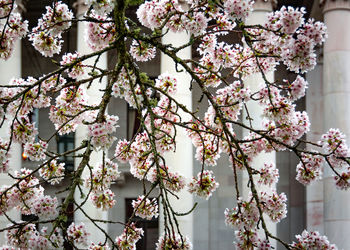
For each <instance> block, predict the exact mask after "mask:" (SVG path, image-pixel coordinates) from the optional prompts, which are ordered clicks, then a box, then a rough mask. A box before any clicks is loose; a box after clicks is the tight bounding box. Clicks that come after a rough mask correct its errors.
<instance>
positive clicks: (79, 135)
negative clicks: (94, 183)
mask: <svg viewBox="0 0 350 250" xmlns="http://www.w3.org/2000/svg"><path fill="white" fill-rule="evenodd" d="M76 6H77V17H78V18H81V17H82V16H83V15H84V13H85V11H86V10H87V7H86V5H85V4H84V2H83V1H77V5H76ZM85 25H86V24H85V23H82V22H78V30H77V32H78V34H77V51H78V52H79V53H80V54H81V55H85V54H89V53H92V52H93V51H92V50H91V49H90V47H89V46H88V45H87V43H86V41H85V38H84V36H85V29H86V26H85ZM95 60H96V57H93V58H90V59H88V60H85V61H84V64H88V65H94V63H95ZM96 66H97V67H98V68H101V69H107V54H106V53H105V54H103V55H101V56H100V58H99V61H98V63H97V65H96ZM85 77H89V76H88V75H87V74H86V75H85ZM106 84H107V77H103V78H102V81H100V79H97V80H95V81H93V83H92V85H91V87H90V88H89V89H87V90H86V92H87V96H88V97H87V100H88V104H89V105H91V104H98V103H100V101H101V97H102V95H103V92H102V91H100V90H101V89H104V88H105V87H106ZM84 86H85V87H86V86H87V85H86V84H85V85H84ZM86 139H88V130H87V126H85V125H81V126H80V127H78V129H77V130H76V132H75V146H76V147H77V146H79V145H80V144H81V142H82V141H83V140H86ZM102 155H103V153H102V150H100V151H98V152H95V151H94V152H93V153H92V154H91V157H90V161H89V164H90V166H91V167H97V166H98V165H99V164H101V163H102ZM79 162H80V159H77V160H76V161H75V167H77V166H78V165H79ZM89 175H90V171H88V169H85V170H84V172H83V176H89ZM83 191H84V192H85V194H87V193H88V191H89V190H87V189H83ZM75 200H76V201H77V202H81V201H82V199H81V198H80V191H79V190H77V191H76V193H75ZM83 209H84V211H85V212H86V213H87V214H88V215H89V216H90V217H91V218H94V219H101V220H108V212H107V211H102V210H101V209H97V208H96V207H95V206H93V204H92V203H91V202H90V201H88V202H86V203H85V205H84V206H83ZM74 221H75V223H79V222H83V223H84V224H85V225H86V227H87V228H88V231H89V232H90V237H89V238H90V239H91V240H92V241H93V242H94V243H98V242H99V241H102V242H104V240H105V237H104V234H103V233H102V232H101V231H100V230H99V229H98V228H97V227H95V225H93V223H92V222H91V221H90V220H89V219H88V218H87V217H86V216H85V215H84V214H83V213H81V212H80V211H79V210H78V211H77V212H76V213H75V214H74ZM99 226H100V227H101V228H103V229H104V230H105V231H106V232H108V231H107V228H108V227H107V224H106V223H103V224H102V223H100V224H99Z"/></svg>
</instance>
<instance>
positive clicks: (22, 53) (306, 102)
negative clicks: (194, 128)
mask: <svg viewBox="0 0 350 250" xmlns="http://www.w3.org/2000/svg"><path fill="white" fill-rule="evenodd" d="M63 2H65V3H67V4H68V5H70V6H72V8H73V6H74V9H75V11H76V15H80V14H81V10H82V9H83V6H81V5H79V4H77V3H75V0H66V1H63ZM50 3H51V1H50V0H30V1H29V0H28V1H23V2H22V3H21V4H20V6H21V7H22V13H23V16H24V18H25V19H27V20H29V23H30V27H33V26H35V25H36V24H37V20H38V18H40V17H41V15H42V13H43V12H44V11H45V6H46V5H50ZM283 5H286V6H293V7H299V8H300V7H304V8H305V9H306V13H307V14H306V17H312V18H315V19H316V20H319V21H323V22H325V23H326V25H327V27H328V36H329V37H328V39H327V41H326V43H325V44H324V46H323V47H322V48H321V47H320V48H318V51H317V53H318V65H317V66H316V68H315V69H314V70H313V71H311V72H309V73H307V74H306V75H305V77H306V79H307V80H308V82H309V89H308V90H307V95H306V97H305V98H303V99H302V100H300V101H299V102H298V109H299V110H302V109H306V110H307V112H308V114H309V118H310V121H311V124H312V125H311V131H310V133H309V134H308V135H307V138H305V139H307V140H313V141H318V140H319V139H320V136H321V134H323V133H324V132H326V131H327V130H328V129H329V128H331V127H336V128H339V129H340V130H341V131H342V132H344V133H345V134H346V135H347V136H350V28H349V27H350V1H347V0H323V1H321V2H319V1H318V0H280V1H272V0H256V4H255V7H256V8H255V10H254V12H253V13H252V14H251V17H250V18H249V22H250V23H252V24H254V23H260V22H261V18H263V17H262V16H264V15H265V13H266V12H268V11H271V10H273V9H279V8H280V7H281V6H283ZM128 14H129V15H130V16H132V17H135V16H136V15H135V9H133V10H130V11H129V13H128ZM79 29H80V30H79ZM64 36H65V37H64V39H65V43H64V46H63V49H62V52H61V55H60V56H59V57H55V58H54V60H56V61H60V57H61V56H62V54H64V53H66V52H74V51H76V50H78V51H80V52H83V53H84V52H85V53H86V52H88V51H84V48H83V45H82V44H81V43H84V38H83V33H82V32H81V27H78V26H73V28H72V29H70V31H69V32H66V33H64ZM185 37H186V36H184V37H183V39H186V38H185ZM170 39H181V37H180V38H179V37H178V36H177V37H176V35H175V36H174V37H171V38H170ZM187 53H190V54H189V56H192V57H193V58H196V57H198V55H197V54H196V50H195V49H194V50H192V52H191V51H190V52H187ZM162 58H163V57H162ZM162 58H161V55H159V54H157V57H156V58H155V59H153V60H152V61H151V62H147V63H140V68H141V69H142V70H144V71H145V72H147V73H148V74H149V76H150V77H151V78H156V77H157V76H158V75H159V74H160V73H161V72H163V71H164V70H165V69H164V67H165V66H164V63H163V64H162V61H161V60H163V59H162ZM102 60H104V63H105V65H106V66H107V67H109V68H111V67H113V65H114V64H115V62H116V54H115V53H113V52H112V53H109V54H108V55H107V56H106V57H105V58H102ZM162 65H163V66H162ZM162 67H163V68H162ZM54 69H56V65H55V64H54V63H53V62H52V59H51V58H43V57H42V56H41V55H40V54H39V53H38V52H37V51H35V50H34V48H33V47H32V46H31V43H30V42H29V41H28V40H26V39H24V40H22V42H21V43H18V44H17V48H16V50H15V54H14V55H13V57H12V58H11V59H9V60H8V61H6V62H2V61H1V62H0V83H1V84H4V83H7V81H8V80H10V79H11V78H12V77H22V78H26V77H28V76H33V77H39V76H42V75H43V74H45V73H47V72H50V71H52V70H54ZM169 70H171V69H170V68H169ZM271 77H274V78H275V79H282V78H283V79H289V80H294V78H295V77H296V75H295V74H293V73H290V72H288V71H287V70H286V69H285V68H284V67H283V66H280V67H279V68H278V70H277V71H276V72H275V75H274V76H271ZM191 94H192V96H191V95H190V98H192V103H193V105H198V104H197V103H198V100H199V99H200V92H199V91H198V89H196V88H194V89H193V90H192V93H191ZM205 111H206V102H205V101H203V102H202V104H200V112H199V115H203V114H204V112H205ZM109 113H111V114H116V115H118V116H119V118H120V120H119V125H120V128H118V129H117V138H118V139H123V138H127V139H131V138H132V137H133V135H134V134H135V133H136V131H137V128H138V126H139V121H138V118H137V116H138V114H137V112H136V111H135V110H134V109H132V108H131V107H129V106H128V105H127V103H126V102H125V101H123V100H121V99H116V98H113V99H112V103H111V104H110V106H109ZM32 120H33V121H35V122H36V124H37V126H38V127H39V131H40V135H39V136H40V137H42V138H47V137H48V136H49V135H51V134H52V133H53V132H54V126H53V124H52V123H51V122H50V120H49V118H48V110H45V109H43V110H40V111H35V112H33V114H32ZM0 133H1V131H0ZM243 133H244V131H241V130H239V129H238V130H237V134H243ZM2 136H4V137H6V134H4V132H2ZM77 143H78V140H77V136H76V135H75V134H68V135H64V136H56V138H55V140H53V141H51V143H50V144H49V149H50V150H53V151H56V150H57V151H58V152H64V151H67V150H70V149H73V148H74V147H75V146H78V145H77ZM113 153H114V152H113V147H112V149H111V150H110V152H109V154H110V156H112V155H113ZM12 156H13V157H12V159H11V167H12V168H13V169H20V168H21V167H23V168H32V167H33V166H36V164H35V163H34V162H31V161H29V159H26V158H25V157H24V156H22V149H21V145H16V146H15V148H14V150H13V152H12ZM177 157H181V156H177ZM264 157H267V158H269V159H273V160H274V161H275V162H276V165H277V167H278V169H279V172H280V181H279V183H278V186H277V190H278V192H284V193H285V194H286V195H287V197H288V203H287V204H288V215H287V218H285V219H283V220H282V221H281V222H280V223H279V224H278V225H277V228H275V229H272V230H274V231H275V232H276V233H277V236H278V237H280V238H281V239H283V240H284V241H287V242H292V241H293V240H295V238H294V235H296V234H300V233H301V232H302V231H303V229H304V228H306V229H308V230H317V231H319V232H320V233H321V234H325V235H327V236H328V238H329V240H330V241H331V242H332V243H336V244H337V245H338V247H339V249H350V237H348V234H349V232H350V193H349V192H345V191H339V190H336V189H335V187H334V184H333V183H332V177H331V173H330V172H329V171H328V170H325V174H324V179H323V180H322V181H319V182H317V183H315V184H313V185H311V186H309V187H307V188H305V187H304V186H303V185H302V184H300V183H298V182H297V181H296V180H295V176H296V172H295V167H296V165H297V164H298V159H297V157H296V156H295V155H293V153H290V152H281V153H277V154H276V155H273V156H271V155H270V156H264ZM271 157H272V158H271ZM60 160H61V161H63V162H65V163H66V171H67V173H68V174H69V173H70V172H71V171H73V170H74V167H75V166H76V162H75V160H74V158H73V157H72V156H66V157H64V158H62V159H60ZM172 161H174V162H176V158H174V159H172ZM189 161H190V162H191V164H190V165H193V167H192V168H193V170H192V171H193V175H196V174H197V173H198V172H199V171H200V163H199V162H198V161H196V160H195V159H194V157H191V158H190V159H189ZM119 169H120V171H121V172H122V175H121V177H120V179H119V180H118V181H117V182H116V183H114V184H113V191H114V192H115V194H116V201H117V202H116V205H115V206H114V207H113V208H112V209H110V210H109V211H108V212H107V213H106V212H104V213H103V214H100V215H98V216H102V217H105V218H108V219H110V220H113V221H122V222H126V221H127V219H128V217H129V216H130V215H131V214H132V206H131V201H132V200H133V199H135V198H137V197H138V195H140V190H142V183H141V182H140V181H139V180H137V179H135V178H134V177H133V176H132V175H131V174H130V173H129V166H128V164H119ZM213 171H214V173H215V177H216V180H217V181H218V182H219V183H220V187H219V189H217V191H216V192H215V193H214V194H213V196H212V197H211V198H210V199H209V201H206V200H202V199H197V198H194V200H193V201H190V202H191V204H192V203H193V202H198V206H197V208H196V209H195V211H194V213H193V215H192V217H190V218H188V220H187V222H186V223H191V224H192V226H190V227H188V228H187V229H188V230H190V231H191V232H189V234H191V235H192V236H191V238H192V243H193V246H194V249H195V250H199V249H201V250H216V249H233V248H234V247H233V245H232V242H233V241H234V230H233V229H232V228H230V227H227V226H226V225H225V222H224V220H225V218H224V210H225V208H232V207H235V206H236V203H235V198H234V197H235V193H234V177H233V173H232V169H231V168H230V167H229V162H228V159H227V158H225V157H222V158H221V159H220V160H219V162H218V166H217V167H215V168H213ZM0 178H1V183H2V184H5V183H6V182H8V179H7V178H6V177H5V176H3V175H1V176H0ZM242 179H244V177H242ZM68 181H69V178H66V179H65V180H64V181H63V182H62V183H61V184H60V186H55V187H52V186H49V185H45V184H44V185H45V187H46V188H47V192H48V194H51V195H56V196H57V197H58V198H59V199H60V200H63V199H64V198H65V196H66V193H65V192H62V193H58V194H56V191H57V190H59V189H63V188H64V187H65V186H66V185H67V184H68ZM243 183H244V182H242V183H240V185H244V184H243ZM154 196H156V194H154ZM90 209H93V208H92V207H91V208H90ZM70 211H73V204H71V206H70V207H69V211H67V212H68V214H69V215H70V219H69V220H70V221H74V220H75V221H77V220H81V216H78V215H75V214H73V213H71V212H70ZM15 216H16V217H17V218H18V219H21V216H20V215H15ZM22 219H23V220H28V219H31V218H27V217H23V216H22ZM135 220H136V221H138V223H139V225H140V226H142V227H143V228H144V231H145V236H144V237H143V238H142V240H141V241H140V242H139V243H138V247H137V249H154V244H155V242H156V241H157V239H158V235H159V234H160V233H161V226H160V222H159V219H153V220H151V221H146V220H143V219H138V218H136V219H135ZM6 224H7V222H4V220H2V223H1V225H6ZM91 227H93V226H92V225H91ZM122 229H123V227H122V225H119V224H113V225H112V226H109V227H108V228H107V230H108V232H109V234H110V235H111V236H112V237H113V238H114V237H116V236H118V235H119V234H120V233H121V231H122ZM91 230H92V231H91V232H95V231H96V229H93V228H91ZM96 237H97V238H98V235H97V236H96ZM0 241H3V238H1V240H0ZM68 248H69V246H67V249H68ZM278 248H280V249H282V247H281V246H278Z"/></svg>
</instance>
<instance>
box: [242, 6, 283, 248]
mask: <svg viewBox="0 0 350 250" xmlns="http://www.w3.org/2000/svg"><path fill="white" fill-rule="evenodd" d="M274 3H275V1H273V0H257V1H255V3H254V6H253V9H254V10H253V12H252V13H251V14H250V16H249V17H248V18H247V20H246V24H248V25H254V24H263V23H265V21H266V20H267V18H266V15H267V13H269V12H271V11H272V10H273V5H274ZM266 78H267V79H268V80H269V81H270V82H273V80H274V73H273V72H271V73H268V74H267V75H266ZM263 82H264V80H263V78H262V76H261V74H260V73H259V74H254V75H251V76H249V77H248V78H247V79H246V80H244V84H245V86H246V87H249V88H250V89H251V91H252V93H254V92H256V91H258V89H259V85H260V84H261V83H263ZM247 108H248V110H249V115H250V117H251V118H253V120H252V121H251V123H252V126H253V128H255V129H261V128H262V116H261V115H262V113H263V107H262V106H261V105H260V104H259V103H257V102H256V101H249V102H248V103H247ZM245 117H246V113H245V112H244V113H243V119H244V121H243V122H244V123H245V124H246V125H249V121H248V120H246V119H245ZM248 133H249V131H248V130H244V131H243V135H244V136H245V135H248ZM264 163H274V164H276V152H271V153H265V152H262V153H260V154H259V155H257V156H256V157H255V158H254V160H253V162H252V164H251V166H252V167H253V168H255V169H260V168H262V167H263V166H264ZM248 181H249V177H248V173H247V172H246V171H243V175H242V195H243V197H244V198H247V196H248V193H249V191H250V188H249V187H247V183H248ZM272 189H275V187H272V188H270V187H266V188H265V187H261V186H257V190H258V192H260V191H265V192H267V193H269V192H271V190H272ZM264 218H265V221H266V225H267V228H268V230H269V231H270V233H271V234H273V235H276V234H277V231H276V228H277V227H276V223H273V222H271V221H270V219H269V218H268V217H267V216H264ZM259 236H260V237H261V238H264V237H265V235H264V233H263V231H262V230H261V231H260V232H259ZM271 243H272V245H275V244H276V243H275V241H271Z"/></svg>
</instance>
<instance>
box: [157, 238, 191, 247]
mask: <svg viewBox="0 0 350 250" xmlns="http://www.w3.org/2000/svg"><path fill="white" fill-rule="evenodd" d="M163 249H180V250H191V249H192V244H191V242H190V240H189V239H188V237H187V236H185V237H183V236H182V237H181V236H180V235H178V234H175V235H167V234H163V235H162V236H161V237H159V239H158V243H156V250H163Z"/></svg>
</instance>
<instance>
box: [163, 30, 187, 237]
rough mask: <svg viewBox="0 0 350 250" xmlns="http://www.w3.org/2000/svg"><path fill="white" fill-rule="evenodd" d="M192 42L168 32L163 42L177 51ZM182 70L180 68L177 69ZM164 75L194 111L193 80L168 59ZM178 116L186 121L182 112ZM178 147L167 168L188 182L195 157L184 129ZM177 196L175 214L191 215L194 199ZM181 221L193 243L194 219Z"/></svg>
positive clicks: (183, 52) (184, 194)
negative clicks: (191, 88) (172, 80)
mask: <svg viewBox="0 0 350 250" xmlns="http://www.w3.org/2000/svg"><path fill="white" fill-rule="evenodd" d="M189 40H190V34H189V33H187V32H178V33H174V32H171V31H169V32H168V33H167V34H166V35H165V36H164V37H163V38H162V43H163V44H171V45H173V46H174V47H178V46H181V45H183V44H185V43H187V42H188V41H189ZM177 56H178V57H180V58H182V59H190V58H191V56H192V50H191V47H186V48H184V49H182V50H181V51H179V52H178V53H177ZM178 69H179V70H181V67H179V66H178ZM160 71H161V73H165V72H168V73H169V74H171V75H173V76H175V77H176V78H177V81H178V85H177V86H178V89H177V93H176V94H175V96H174V98H175V99H176V100H177V101H178V102H179V103H182V104H183V105H185V106H186V107H187V108H188V109H189V110H191V109H192V94H191V91H190V89H189V88H190V81H191V77H190V75H189V74H187V73H185V72H176V68H175V63H174V61H173V60H172V59H171V58H170V57H168V56H167V55H164V54H162V55H161V64H160ZM179 114H180V115H181V116H182V117H183V118H184V119H187V118H188V117H186V116H185V115H184V114H183V113H182V112H181V111H179ZM176 138H177V140H176V141H177V143H176V153H173V152H171V153H168V154H167V155H166V160H167V164H168V166H169V168H170V171H174V172H179V173H180V174H182V175H184V176H185V178H186V179H190V178H192V174H193V153H192V142H191V140H190V138H189V137H188V136H187V135H186V132H185V131H184V129H182V128H180V127H177V135H176ZM178 196H179V197H180V199H179V200H177V199H175V198H174V199H171V203H172V206H173V207H174V210H175V211H177V212H180V213H183V212H187V211H189V210H190V209H191V208H192V206H193V197H192V195H191V194H190V193H189V192H187V191H186V190H184V191H181V192H180V193H179V194H178ZM177 218H178V220H179V224H180V228H181V232H182V233H183V234H184V235H186V236H188V237H189V239H190V240H191V241H192V238H193V236H192V235H193V215H192V213H191V214H189V215H186V216H181V217H177ZM163 219H164V218H162V217H161V218H160V230H159V231H160V234H162V233H163V231H164V230H163V222H164V221H163Z"/></svg>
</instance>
